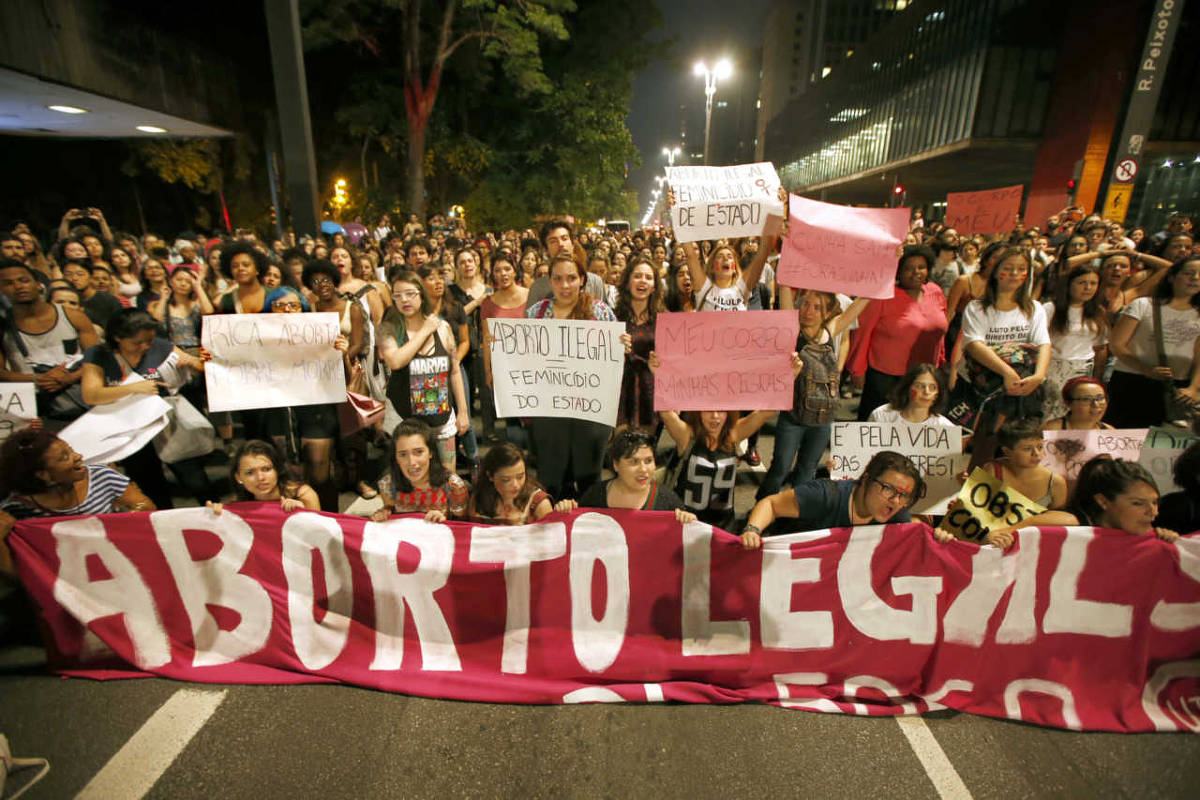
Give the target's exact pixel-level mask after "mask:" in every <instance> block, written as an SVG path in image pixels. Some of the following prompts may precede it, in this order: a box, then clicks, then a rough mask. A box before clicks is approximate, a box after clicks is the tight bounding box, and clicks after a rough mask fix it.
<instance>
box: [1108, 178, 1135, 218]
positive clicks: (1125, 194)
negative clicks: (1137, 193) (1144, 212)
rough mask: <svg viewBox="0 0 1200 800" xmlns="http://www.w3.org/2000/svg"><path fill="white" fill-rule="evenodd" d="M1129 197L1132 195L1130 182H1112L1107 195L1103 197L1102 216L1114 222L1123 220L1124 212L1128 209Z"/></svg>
mask: <svg viewBox="0 0 1200 800" xmlns="http://www.w3.org/2000/svg"><path fill="white" fill-rule="evenodd" d="M1131 197H1133V184H1132V183H1113V184H1111V185H1109V187H1108V196H1106V197H1105V198H1104V211H1102V212H1101V214H1102V216H1103V217H1104V218H1105V219H1111V220H1113V221H1114V222H1124V221H1125V213H1126V212H1127V211H1129V198H1131Z"/></svg>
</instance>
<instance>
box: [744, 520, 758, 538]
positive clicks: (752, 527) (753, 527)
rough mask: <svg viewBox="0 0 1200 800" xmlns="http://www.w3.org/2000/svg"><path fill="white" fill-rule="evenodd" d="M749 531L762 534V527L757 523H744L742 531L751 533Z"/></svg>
mask: <svg viewBox="0 0 1200 800" xmlns="http://www.w3.org/2000/svg"><path fill="white" fill-rule="evenodd" d="M751 532H753V533H757V534H758V535H759V536H762V528H760V527H758V526H757V525H751V524H750V523H746V527H744V528H742V533H751Z"/></svg>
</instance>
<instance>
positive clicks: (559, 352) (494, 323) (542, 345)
mask: <svg viewBox="0 0 1200 800" xmlns="http://www.w3.org/2000/svg"><path fill="white" fill-rule="evenodd" d="M624 332H625V323H624V322H592V321H588V320H574V319H489V320H488V333H489V334H490V336H491V340H490V341H491V345H490V346H491V353H492V389H493V391H494V392H495V397H496V416H499V417H568V418H570V419H582V420H590V421H592V422H599V423H602V424H604V425H615V424H616V423H617V401H618V398H619V396H620V393H621V376H622V374H623V373H624V371H625V346H624V345H623V344H622V343H621V334H623V333H624Z"/></svg>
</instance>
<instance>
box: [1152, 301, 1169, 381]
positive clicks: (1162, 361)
mask: <svg viewBox="0 0 1200 800" xmlns="http://www.w3.org/2000/svg"><path fill="white" fill-rule="evenodd" d="M1150 307H1151V308H1153V309H1154V349H1155V350H1157V351H1158V365H1159V366H1160V367H1166V366H1169V365H1168V364H1167V346H1166V345H1165V344H1164V343H1163V330H1162V304H1160V303H1156V302H1154V300H1151V301H1150Z"/></svg>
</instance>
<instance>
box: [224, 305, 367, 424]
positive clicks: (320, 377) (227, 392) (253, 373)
mask: <svg viewBox="0 0 1200 800" xmlns="http://www.w3.org/2000/svg"><path fill="white" fill-rule="evenodd" d="M340 333H341V328H340V323H339V319H338V315H337V314H335V313H333V312H321V313H315V314H210V315H208V316H206V317H204V327H203V329H202V331H201V335H200V339H201V343H202V344H203V345H204V347H205V348H206V349H207V350H208V351H209V352H210V353H212V355H213V358H212V361H209V362H208V364H207V365H206V366H205V370H204V382H205V385H206V386H207V388H208V410H209V411H238V410H241V409H248V408H281V407H287V406H310V405H315V404H318V403H343V402H345V401H346V374H345V372H344V370H343V368H342V354H341V353H340V352H338V351H337V350H335V349H334V347H333V343H334V340H335V339H337V337H338V335H339V334H340Z"/></svg>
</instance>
